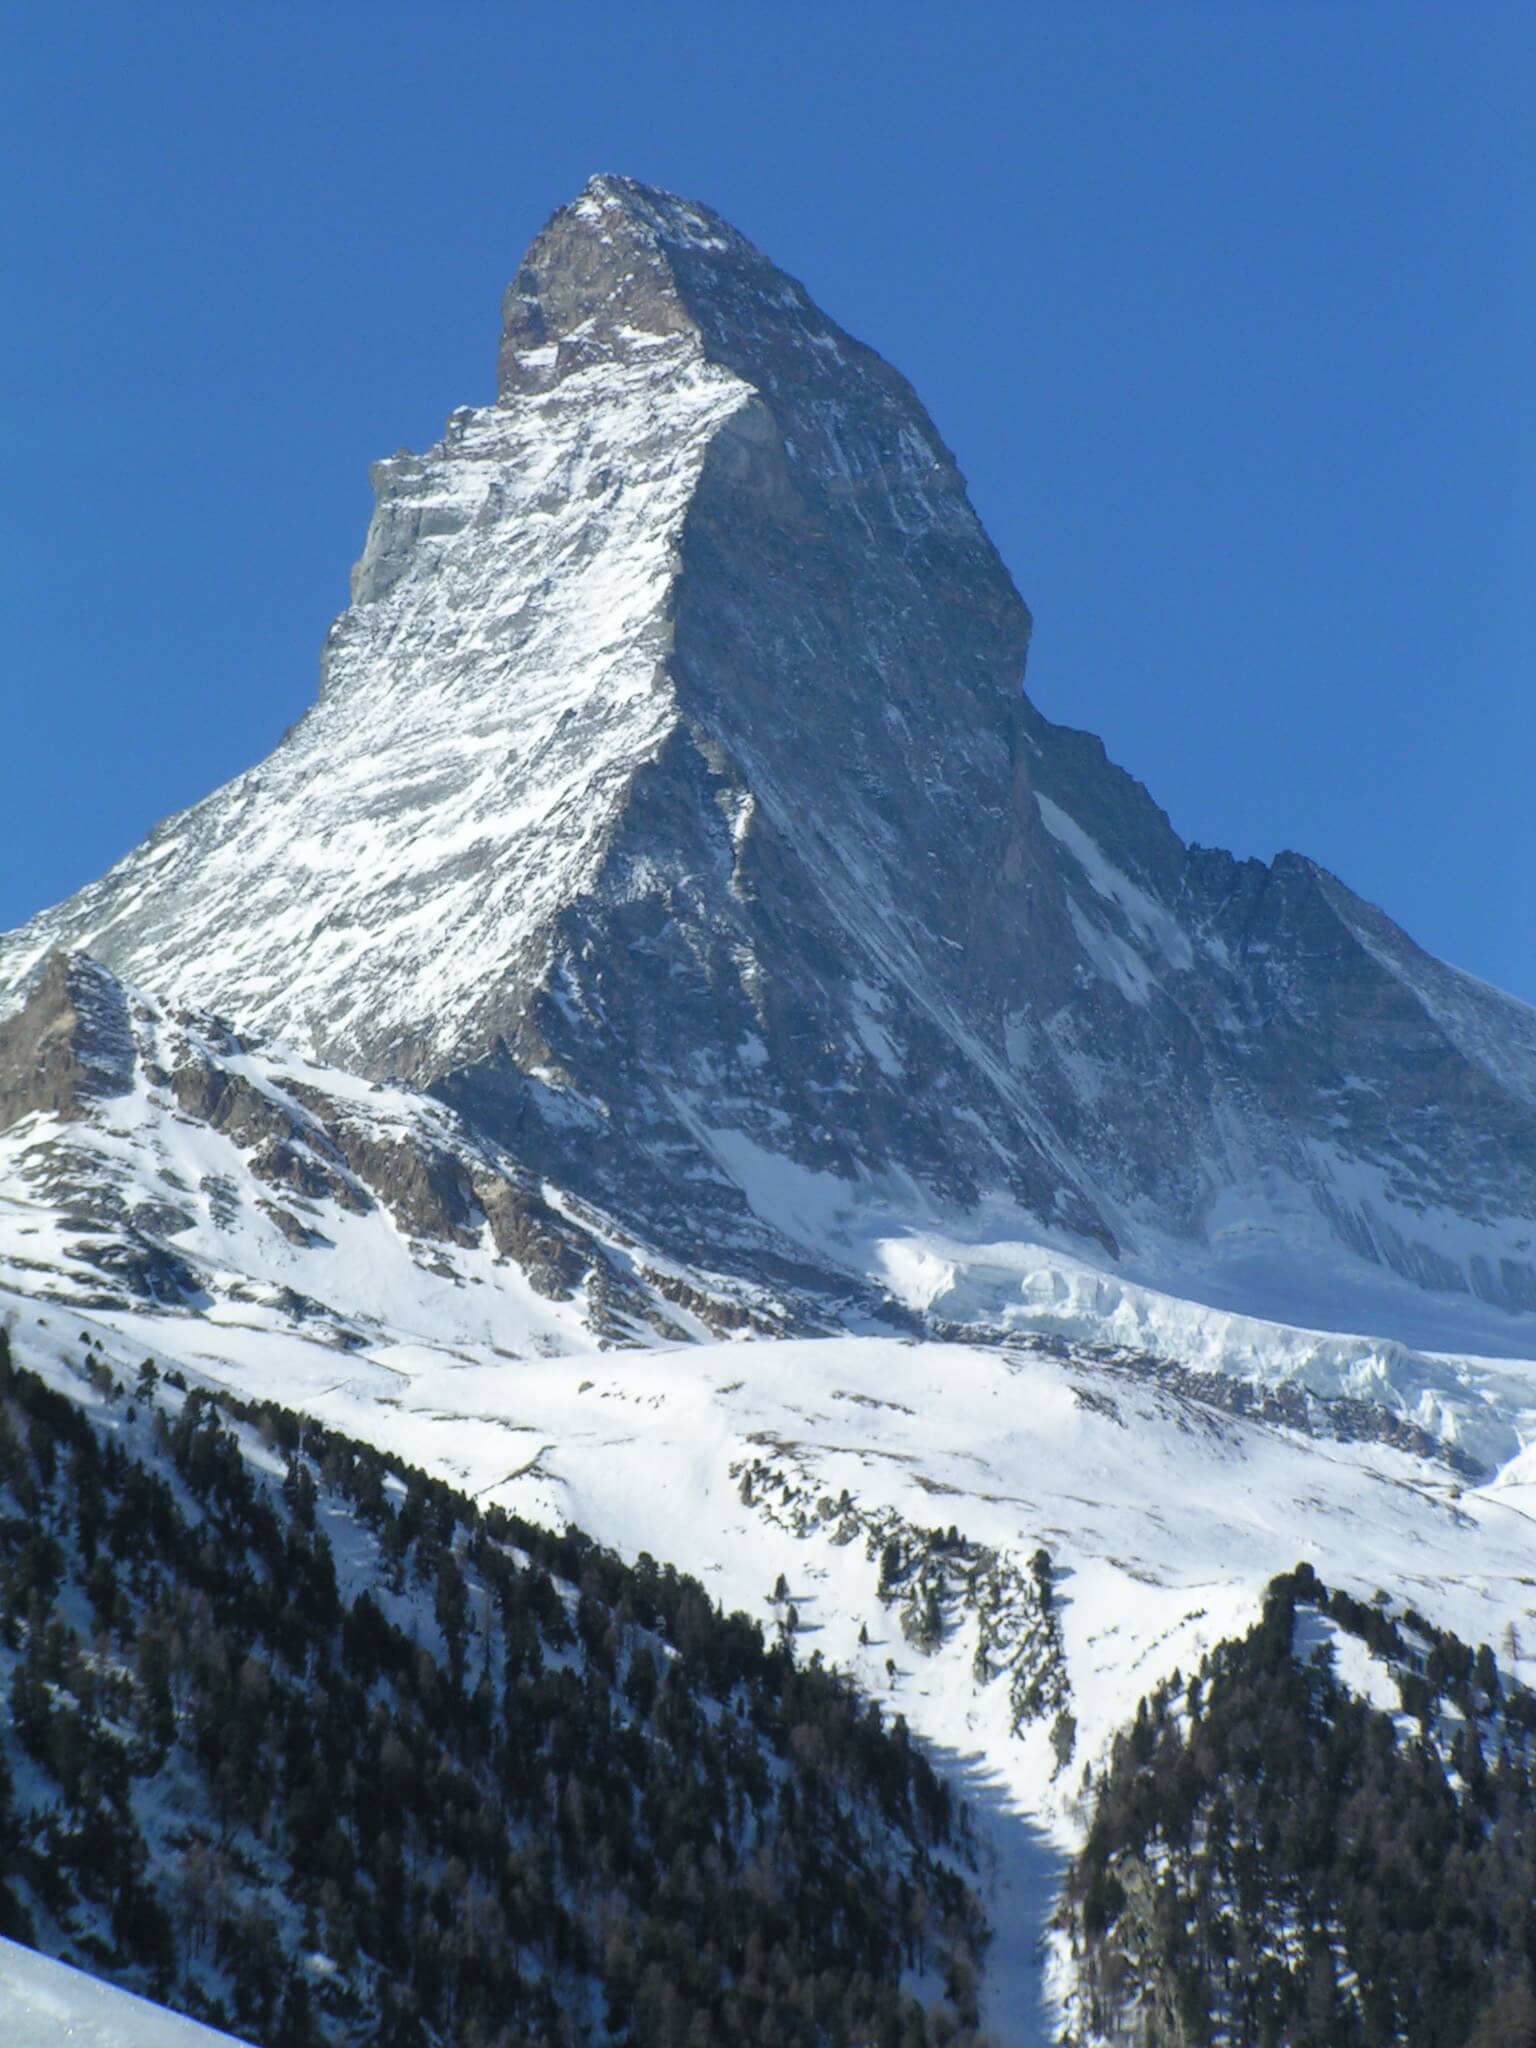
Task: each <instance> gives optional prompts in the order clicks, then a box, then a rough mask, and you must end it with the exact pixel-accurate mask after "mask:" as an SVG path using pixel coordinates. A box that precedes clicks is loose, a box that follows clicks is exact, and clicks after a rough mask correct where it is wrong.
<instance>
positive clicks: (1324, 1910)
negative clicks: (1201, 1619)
mask: <svg viewBox="0 0 1536 2048" xmlns="http://www.w3.org/2000/svg"><path fill="white" fill-rule="evenodd" d="M1309 1620H1311V1621H1313V1622H1316V1621H1319V1620H1321V1621H1322V1622H1324V1623H1325V1624H1326V1625H1327V1627H1328V1628H1329V1629H1330V1630H1331V1631H1335V1632H1337V1634H1338V1635H1342V1636H1348V1637H1353V1638H1355V1639H1356V1640H1357V1641H1358V1642H1360V1643H1361V1644H1363V1645H1364V1647H1365V1649H1366V1650H1367V1651H1368V1652H1369V1653H1370V1655H1371V1657H1372V1659H1373V1660H1374V1661H1375V1662H1376V1664H1377V1665H1378V1667H1379V1668H1380V1669H1381V1671H1382V1672H1383V1673H1384V1674H1390V1678H1391V1681H1392V1682H1395V1685H1396V1688H1397V1692H1398V1696H1399V1700H1400V1706H1399V1707H1398V1709H1397V1711H1395V1712H1391V1711H1387V1710H1385V1709H1384V1707H1382V1706H1380V1705H1377V1706H1372V1705H1370V1704H1368V1703H1367V1701H1366V1700H1364V1699H1362V1698H1360V1697H1358V1696H1357V1695H1356V1694H1355V1693H1354V1692H1353V1691H1349V1690H1346V1689H1345V1687H1344V1686H1343V1685H1342V1684H1340V1682H1339V1680H1338V1678H1337V1676H1336V1674H1335V1671H1334V1668H1333V1659H1332V1654H1331V1650H1330V1647H1329V1645H1328V1643H1327V1641H1326V1640H1325V1641H1324V1642H1321V1643H1319V1644H1316V1645H1315V1646H1314V1647H1313V1648H1312V1650H1311V1652H1310V1653H1308V1651H1307V1649H1306V1632H1305V1624H1306V1623H1307V1622H1308V1621H1309ZM1533 1765H1536V1695H1532V1694H1531V1693H1530V1692H1527V1691H1525V1690H1524V1689H1523V1688H1520V1687H1518V1686H1516V1685H1514V1684H1513V1683H1511V1682H1510V1681H1509V1680H1508V1679H1507V1677H1505V1676H1504V1675H1503V1674H1501V1672H1500V1670H1499V1666H1498V1662H1497V1659H1496V1658H1495V1656H1494V1654H1493V1652H1492V1650H1491V1649H1490V1648H1489V1646H1488V1645H1486V1644H1483V1645H1479V1646H1478V1647H1477V1648H1476V1649H1475V1650H1474V1649H1473V1648H1471V1647H1469V1646H1468V1645H1467V1644H1465V1643H1462V1642H1459V1641H1458V1640H1457V1639H1456V1638H1455V1637H1454V1636H1452V1635H1448V1634H1447V1633H1445V1632H1444V1631H1443V1630H1440V1629H1437V1628H1435V1627H1433V1626H1432V1625H1431V1624H1430V1623H1429V1622H1427V1621H1426V1620H1424V1619H1423V1617H1422V1616H1420V1615H1418V1614H1416V1613H1414V1612H1412V1611H1411V1610H1409V1611H1407V1612H1398V1613H1396V1614H1392V1613H1389V1612H1388V1611H1387V1610H1386V1608H1385V1606H1384V1605H1382V1604H1377V1605H1370V1604H1367V1603H1364V1602H1361V1601H1359V1600H1356V1599H1354V1598H1352V1597H1351V1596H1350V1595H1349V1594H1347V1593H1342V1592H1338V1591H1334V1592H1330V1591H1329V1589H1328V1588H1327V1587H1326V1586H1325V1585H1323V1583H1322V1582H1321V1581H1320V1580H1319V1579H1318V1577H1317V1576H1316V1574H1315V1572H1314V1571H1313V1570H1312V1569H1311V1567H1310V1566H1307V1565H1302V1566H1300V1567H1299V1568H1298V1569H1297V1570H1296V1571H1295V1572H1293V1573H1291V1574H1289V1575H1287V1576H1286V1577H1284V1578H1281V1579H1277V1580H1275V1581H1274V1582H1273V1584H1272V1585H1271V1587H1270V1588H1269V1592H1268V1596H1267V1599H1266V1602H1265V1607H1264V1613H1263V1617H1262V1619H1261V1620H1260V1621H1259V1623H1258V1624H1257V1625H1256V1626H1255V1627H1254V1628H1253V1629H1252V1630H1251V1631H1250V1632H1249V1634H1248V1635H1247V1636H1245V1637H1243V1638H1242V1639H1241V1640H1240V1641H1237V1642H1232V1643H1226V1644H1223V1645H1222V1646H1221V1647H1220V1648H1219V1649H1218V1650H1217V1651H1216V1652H1215V1654H1214V1655H1213V1656H1212V1657H1211V1658H1209V1659H1208V1660H1207V1661H1206V1662H1205V1663H1204V1664H1203V1665H1202V1667H1201V1669H1200V1671H1199V1672H1198V1673H1197V1674H1196V1675H1195V1676H1194V1677H1193V1678H1192V1679H1190V1680H1189V1681H1188V1683H1187V1685H1186V1684H1184V1683H1183V1682H1182V1680H1178V1679H1176V1680H1175V1681H1174V1682H1172V1683H1171V1684H1169V1685H1168V1686H1165V1687H1164V1688H1162V1689H1161V1690H1159V1691H1158V1692H1156V1693H1154V1694H1153V1696H1152V1697H1151V1698H1150V1699H1147V1700H1143V1701H1142V1703H1141V1706H1140V1709H1139V1710H1138V1713H1137V1716H1136V1720H1135V1722H1134V1724H1133V1726H1131V1727H1130V1728H1129V1729H1128V1730H1127V1731H1126V1732H1125V1733H1124V1734H1122V1735H1121V1736H1120V1737H1119V1738H1117V1740H1116V1743H1115V1748H1114V1754H1113V1759H1112V1762H1111V1764H1110V1767H1109V1769H1108V1771H1107V1773H1106V1774H1105V1776H1104V1778H1103V1780H1102V1782H1101V1784H1100V1785H1099V1787H1098V1792H1097V1800H1096V1805H1095V1808H1094V1818H1093V1822H1092V1826H1091V1828H1090V1830H1089V1834H1088V1839H1087V1842H1086V1845H1085V1848H1084V1850H1083V1853H1082V1855H1081V1856H1080V1857H1079V1858H1078V1860H1077V1862H1076V1864H1075V1866H1074V1867H1073V1869H1072V1871H1071V1874H1070V1877H1069V1883H1068V1892H1067V1905H1066V1922H1067V1927H1068V1930H1069V1933H1070V1937H1071V1940H1072V1943H1073V1946H1074V1948H1075V1950H1076V1951H1077V1953H1078V1954H1079V1956H1080V1958H1081V1967H1082V1973H1083V1981H1084V1983H1085V1985H1086V1987H1087V1995H1086V2000H1085V2008H1086V2014H1087V2017H1088V2020H1089V2023H1090V2024H1092V2025H1093V2026H1094V2027H1096V2028H1097V2030H1098V2031H1099V2032H1100V2034H1101V2035H1102V2036H1103V2037H1105V2038H1108V2039H1110V2040H1114V2041H1123V2042H1127V2043H1131V2042H1134V2043H1138V2044H1144V2048H1175V2044H1177V2048H1208V2044H1216V2043H1233V2044H1235V2043H1239V2042H1240V2043H1243V2044H1245V2048H1282V2044H1283V2048H1388V2044H1402V2048H1532V2044H1533V2043H1536V1806H1533V1802H1532V1773H1533Z"/></svg>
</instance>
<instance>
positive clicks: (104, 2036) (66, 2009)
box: [0, 1940, 233, 2048]
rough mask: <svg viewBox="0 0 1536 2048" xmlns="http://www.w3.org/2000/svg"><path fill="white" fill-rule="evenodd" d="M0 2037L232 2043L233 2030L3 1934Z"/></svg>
mask: <svg viewBox="0 0 1536 2048" xmlns="http://www.w3.org/2000/svg"><path fill="white" fill-rule="evenodd" d="M0 2040H3V2041H4V2042H5V2048H60V2043H63V2042H67V2043H69V2044H70V2048H220V2044H221V2043H223V2044H225V2048H229V2044H230V2043H231V2042H232V2040H233V2036H231V2035H229V2034H218V2033H215V2032H214V2030H213V2029H212V2027H201V2026H199V2025H198V2024H197V2022H196V2020H186V2019H182V2018H181V2016H180V2014H178V2013H174V2012H167V2011H166V2010H165V2008H164V2006H160V2005H151V2004H150V2002H149V2000H148V1999H147V1998H135V1997H133V1996H132V1995H131V1993H129V1992H127V1991H119V1990H117V1989H116V1988H115V1987H114V1986H113V1985H111V1984H103V1983H100V1982H99V1981H98V1980H97V1979H96V1978H95V1977H87V1976H86V1974H85V1972H84V1971H83V1970H72V1969H70V1968H69V1966H68V1965H67V1964H65V1963H55V1962H52V1961H50V1960H49V1958H48V1957H47V1956H40V1955H38V1954H36V1953H35V1952H34V1951H33V1950H32V1949H29V1948H18V1947H17V1945H16V1943H15V1942H13V1941H4V1940H0Z"/></svg>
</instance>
